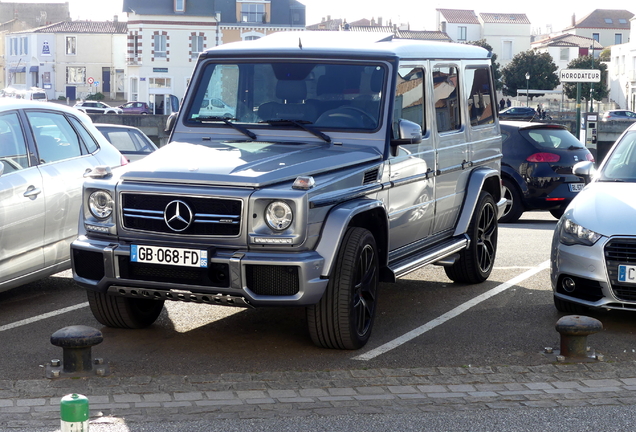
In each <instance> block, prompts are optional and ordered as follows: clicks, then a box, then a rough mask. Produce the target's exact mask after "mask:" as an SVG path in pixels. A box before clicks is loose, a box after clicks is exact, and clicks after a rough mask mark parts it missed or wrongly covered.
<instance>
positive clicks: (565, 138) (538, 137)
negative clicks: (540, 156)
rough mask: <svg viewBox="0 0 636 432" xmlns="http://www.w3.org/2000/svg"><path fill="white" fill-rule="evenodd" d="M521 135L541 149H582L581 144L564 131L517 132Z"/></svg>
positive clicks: (547, 129)
mask: <svg viewBox="0 0 636 432" xmlns="http://www.w3.org/2000/svg"><path fill="white" fill-rule="evenodd" d="M519 132H520V133H521V135H522V136H523V137H524V138H525V139H527V140H528V141H530V142H531V143H533V144H534V145H535V147H538V148H541V149H561V150H567V149H570V148H583V144H581V142H580V141H579V140H577V139H576V137H575V136H574V135H572V134H571V133H570V132H568V131H567V130H565V129H553V128H546V129H530V130H521V131H519Z"/></svg>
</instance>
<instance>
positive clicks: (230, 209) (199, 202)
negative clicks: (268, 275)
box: [121, 193, 242, 237]
mask: <svg viewBox="0 0 636 432" xmlns="http://www.w3.org/2000/svg"><path fill="white" fill-rule="evenodd" d="M176 200H178V201H182V202H183V203H185V204H186V205H187V206H188V207H189V208H190V209H191V211H192V216H193V217H192V223H191V224H190V225H189V226H188V227H187V228H185V229H182V230H181V228H180V227H179V231H176V230H174V229H172V228H170V227H169V226H168V224H167V223H166V220H165V219H164V212H165V210H166V207H167V206H168V204H169V203H171V202H173V201H176ZM121 203H122V221H123V224H124V228H126V229H130V230H137V231H147V232H154V233H170V234H175V233H177V234H185V235H198V236H226V237H233V236H238V235H239V233H240V231H241V208H242V201H241V200H239V199H226V198H203V197H189V196H179V195H156V194H134V193H122V194H121Z"/></svg>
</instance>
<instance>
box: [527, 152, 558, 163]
mask: <svg viewBox="0 0 636 432" xmlns="http://www.w3.org/2000/svg"><path fill="white" fill-rule="evenodd" d="M560 159H561V156H559V155H558V154H554V153H535V154H533V155H530V156H528V157H527V158H526V160H527V161H528V162H558V161H559V160H560Z"/></svg>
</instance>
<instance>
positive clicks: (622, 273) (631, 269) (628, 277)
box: [618, 265, 636, 283]
mask: <svg viewBox="0 0 636 432" xmlns="http://www.w3.org/2000/svg"><path fill="white" fill-rule="evenodd" d="M618 281H619V282H627V283H636V266H633V265H619V266H618Z"/></svg>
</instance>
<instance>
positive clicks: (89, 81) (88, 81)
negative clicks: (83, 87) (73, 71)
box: [86, 77, 95, 84]
mask: <svg viewBox="0 0 636 432" xmlns="http://www.w3.org/2000/svg"><path fill="white" fill-rule="evenodd" d="M86 82H87V83H89V84H93V83H94V82H95V80H94V79H93V77H88V79H87V80H86Z"/></svg>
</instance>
